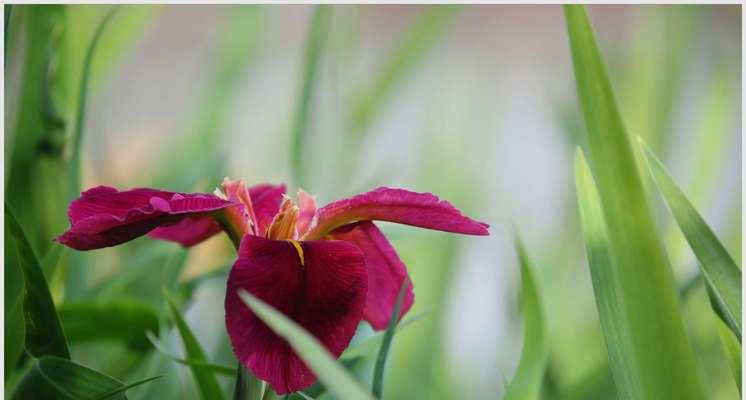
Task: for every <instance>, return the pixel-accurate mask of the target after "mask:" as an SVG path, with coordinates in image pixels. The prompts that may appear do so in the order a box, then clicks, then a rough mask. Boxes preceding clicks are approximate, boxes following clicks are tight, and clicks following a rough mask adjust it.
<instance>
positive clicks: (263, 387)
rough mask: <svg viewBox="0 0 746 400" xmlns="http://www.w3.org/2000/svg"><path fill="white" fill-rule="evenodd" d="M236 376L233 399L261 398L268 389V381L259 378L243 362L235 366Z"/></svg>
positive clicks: (253, 399)
mask: <svg viewBox="0 0 746 400" xmlns="http://www.w3.org/2000/svg"><path fill="white" fill-rule="evenodd" d="M233 375H235V376H236V386H235V388H234V389H233V400H261V399H263V398H264V395H265V393H266V392H267V391H268V388H267V383H266V382H264V381H262V380H260V379H258V378H257V377H255V376H254V374H252V373H251V372H249V370H247V369H246V368H245V367H244V366H243V365H241V363H240V362H239V363H238V368H233Z"/></svg>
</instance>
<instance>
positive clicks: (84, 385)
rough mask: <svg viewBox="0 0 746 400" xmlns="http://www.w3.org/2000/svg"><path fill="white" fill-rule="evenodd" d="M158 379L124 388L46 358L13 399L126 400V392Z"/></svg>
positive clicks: (37, 362)
mask: <svg viewBox="0 0 746 400" xmlns="http://www.w3.org/2000/svg"><path fill="white" fill-rule="evenodd" d="M157 378H159V377H152V378H148V379H143V380H141V381H138V382H135V383H132V384H128V385H125V384H124V383H122V382H119V381H118V380H116V379H114V378H112V377H110V376H108V375H105V374H102V373H100V372H97V371H94V370H92V369H90V368H87V367H84V366H82V365H80V364H76V363H74V362H72V361H69V360H65V359H63V358H59V357H53V356H44V357H41V358H38V359H36V360H35V361H34V365H33V367H32V369H31V370H30V371H29V373H28V374H26V376H25V377H24V378H23V380H22V381H21V383H20V384H19V386H18V388H17V389H16V392H15V393H14V394H13V396H12V397H11V398H12V399H14V400H16V399H17V400H25V399H35V400H81V399H91V400H103V399H126V396H125V395H124V391H125V390H127V389H130V388H132V387H134V386H137V385H141V384H143V383H146V382H150V381H152V380H154V379H157Z"/></svg>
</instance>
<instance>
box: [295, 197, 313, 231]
mask: <svg viewBox="0 0 746 400" xmlns="http://www.w3.org/2000/svg"><path fill="white" fill-rule="evenodd" d="M298 208H299V209H300V213H299V214H298V223H297V228H298V234H299V235H303V234H304V233H306V231H307V230H308V227H309V226H310V225H311V221H312V220H313V215H314V214H316V197H314V196H311V195H310V194H308V193H306V191H305V190H303V189H298Z"/></svg>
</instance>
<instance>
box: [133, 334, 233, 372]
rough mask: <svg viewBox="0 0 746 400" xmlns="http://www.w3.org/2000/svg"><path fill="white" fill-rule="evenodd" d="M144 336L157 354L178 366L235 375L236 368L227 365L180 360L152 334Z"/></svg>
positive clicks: (186, 359)
mask: <svg viewBox="0 0 746 400" xmlns="http://www.w3.org/2000/svg"><path fill="white" fill-rule="evenodd" d="M145 336H146V337H147V338H148V341H150V343H151V344H152V345H153V347H155V349H156V350H157V351H158V352H159V353H161V354H163V355H164V356H166V357H168V358H170V359H171V360H173V361H175V362H177V363H179V364H183V365H188V366H193V367H197V368H204V369H207V370H210V371H213V372H215V373H217V374H223V375H227V376H233V375H236V368H233V367H229V366H227V365H220V364H211V363H208V362H205V361H197V360H191V359H188V358H181V357H178V356H175V355H173V354H171V353H169V351H168V349H166V346H164V345H163V343H161V341H160V340H158V338H157V337H156V336H155V335H154V334H153V333H152V332H147V333H146V334H145Z"/></svg>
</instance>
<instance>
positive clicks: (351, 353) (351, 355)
mask: <svg viewBox="0 0 746 400" xmlns="http://www.w3.org/2000/svg"><path fill="white" fill-rule="evenodd" d="M429 313H430V310H426V311H423V312H420V313H419V314H416V315H413V316H411V317H409V318H407V319H405V320H402V321H400V322H399V323H398V324H397V325H396V333H399V332H400V331H401V330H402V329H404V328H406V327H407V326H409V325H410V324H412V323H413V322H415V321H417V320H419V319H420V318H422V317H424V316H426V315H427V314H429ZM384 334H385V332H378V333H375V334H373V335H371V336H370V337H367V338H365V339H364V340H361V341H360V342H358V343H355V344H352V345H350V347H348V348H347V349H345V351H344V353H342V355H341V356H339V359H340V360H345V361H346V360H353V359H356V358H358V357H364V356H367V355H368V354H369V353H370V352H371V350H372V349H374V348H378V347H380V344H379V343H381V342H382V341H383V336H384Z"/></svg>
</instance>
